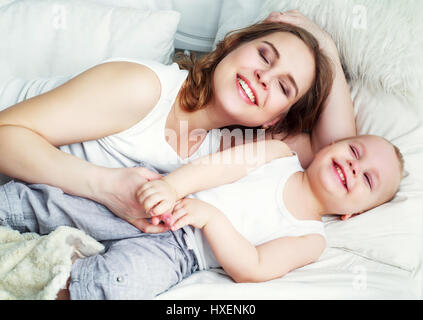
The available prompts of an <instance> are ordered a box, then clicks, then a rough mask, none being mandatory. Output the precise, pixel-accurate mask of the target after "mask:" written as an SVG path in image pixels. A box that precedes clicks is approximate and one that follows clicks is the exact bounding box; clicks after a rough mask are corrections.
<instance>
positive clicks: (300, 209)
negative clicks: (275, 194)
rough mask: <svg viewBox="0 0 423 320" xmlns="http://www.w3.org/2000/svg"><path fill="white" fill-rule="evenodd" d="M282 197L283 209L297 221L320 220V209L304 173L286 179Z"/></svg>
mask: <svg viewBox="0 0 423 320" xmlns="http://www.w3.org/2000/svg"><path fill="white" fill-rule="evenodd" d="M282 196H283V201H284V203H285V207H286V208H287V209H288V211H289V212H290V213H291V214H292V215H293V216H294V217H295V218H297V219H298V220H318V221H320V220H321V219H322V214H321V212H322V207H321V205H320V203H319V202H318V201H317V199H316V198H315V197H314V194H313V192H312V190H311V188H310V185H309V183H308V180H307V175H306V174H305V173H304V172H301V171H300V172H297V173H295V174H293V175H292V176H291V177H289V178H288V181H287V182H286V184H285V188H284V192H283V195H282Z"/></svg>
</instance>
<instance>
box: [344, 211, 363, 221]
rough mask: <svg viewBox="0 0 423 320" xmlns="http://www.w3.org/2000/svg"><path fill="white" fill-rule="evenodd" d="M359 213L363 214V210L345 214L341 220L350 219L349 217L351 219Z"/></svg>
mask: <svg viewBox="0 0 423 320" xmlns="http://www.w3.org/2000/svg"><path fill="white" fill-rule="evenodd" d="M359 214H362V212H358V213H354V214H343V215H342V216H341V220H342V221H345V220H348V219H350V218H352V217H355V216H358V215H359Z"/></svg>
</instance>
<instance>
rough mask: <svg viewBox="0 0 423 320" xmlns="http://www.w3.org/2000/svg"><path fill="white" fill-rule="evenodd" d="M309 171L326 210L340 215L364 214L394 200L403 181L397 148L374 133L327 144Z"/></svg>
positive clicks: (312, 185)
mask: <svg viewBox="0 0 423 320" xmlns="http://www.w3.org/2000/svg"><path fill="white" fill-rule="evenodd" d="M306 174H307V177H308V178H309V181H310V185H311V187H312V189H313V192H314V194H315V195H316V196H317V197H318V199H319V200H320V202H321V204H322V205H323V207H324V208H325V210H327V212H328V213H338V214H354V213H361V212H363V211H366V210H369V209H372V208H374V207H376V206H378V205H380V204H382V203H384V202H386V201H388V200H390V199H391V197H392V196H393V195H394V194H395V192H396V190H397V189H398V186H399V183H400V181H401V170H400V165H399V160H398V157H397V155H396V153H395V150H394V147H393V146H392V145H391V144H390V143H389V142H388V141H386V140H385V139H383V138H381V137H378V136H372V135H366V136H358V137H354V138H351V139H346V140H342V141H339V142H337V143H334V144H331V145H329V146H327V147H326V148H324V149H322V150H321V151H320V152H319V153H317V155H316V157H315V159H314V160H313V162H312V163H311V164H310V166H309V167H308V168H307V171H306Z"/></svg>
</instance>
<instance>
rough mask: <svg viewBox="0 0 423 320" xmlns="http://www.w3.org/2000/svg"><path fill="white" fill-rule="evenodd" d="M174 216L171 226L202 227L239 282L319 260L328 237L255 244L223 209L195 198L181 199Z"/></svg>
mask: <svg viewBox="0 0 423 320" xmlns="http://www.w3.org/2000/svg"><path fill="white" fill-rule="evenodd" d="M172 218H173V219H174V220H175V222H174V225H173V227H172V228H171V229H172V230H177V229H179V228H181V227H183V226H186V225H192V226H194V227H196V228H200V229H202V230H203V233H204V235H205V237H206V238H207V241H208V243H209V245H210V247H211V249H212V251H213V253H214V255H215V257H216V259H217V261H218V262H219V264H220V265H221V266H222V267H223V269H224V270H225V271H226V273H228V275H229V276H231V277H232V279H233V280H234V281H236V282H262V281H267V280H271V279H275V278H279V277H282V276H283V275H285V274H286V273H288V272H289V271H291V270H294V269H297V268H300V267H302V266H304V265H307V264H309V263H312V262H314V261H315V260H317V258H318V257H319V256H320V255H321V254H322V252H323V250H324V248H325V240H324V238H323V237H322V236H321V235H318V234H310V235H305V236H300V237H283V238H278V239H275V240H272V241H269V242H266V243H263V244H261V245H259V246H257V247H255V246H254V245H252V244H251V243H250V242H249V241H248V240H247V239H245V238H244V237H243V236H242V235H241V234H240V233H239V232H238V231H237V230H236V229H235V228H234V227H233V226H232V224H231V223H230V221H229V220H228V219H227V218H226V217H225V215H224V214H223V213H222V212H221V211H219V210H218V209H217V208H215V207H214V206H212V205H210V204H208V203H206V202H203V201H200V200H196V199H183V200H181V201H180V202H178V204H177V205H176V206H175V210H174V213H173V215H172Z"/></svg>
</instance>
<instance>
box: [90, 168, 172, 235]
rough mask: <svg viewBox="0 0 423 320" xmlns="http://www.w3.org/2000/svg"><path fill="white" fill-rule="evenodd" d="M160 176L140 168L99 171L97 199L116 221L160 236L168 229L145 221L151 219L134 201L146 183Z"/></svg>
mask: <svg viewBox="0 0 423 320" xmlns="http://www.w3.org/2000/svg"><path fill="white" fill-rule="evenodd" d="M161 177H162V176H161V175H160V174H157V173H155V172H152V171H150V170H148V169H146V168H143V167H134V168H116V169H109V168H106V169H105V170H103V171H102V174H101V178H100V181H99V187H98V188H99V190H98V191H97V192H95V194H96V195H97V196H96V199H93V200H95V201H97V202H99V203H101V204H103V205H105V206H106V207H107V208H108V209H109V210H110V211H112V212H113V213H114V214H115V215H117V216H118V217H120V218H122V219H124V220H126V221H128V222H129V223H131V224H133V225H134V226H135V227H137V228H138V229H140V230H141V231H143V232H147V233H160V232H165V231H168V230H169V228H168V227H167V226H165V225H162V224H156V225H153V224H151V223H149V222H148V221H147V220H146V219H145V218H148V217H150V215H149V214H148V213H146V212H145V210H144V206H143V204H142V203H140V202H139V201H138V199H137V191H138V189H139V188H140V187H142V186H143V185H144V184H145V183H146V182H148V181H151V180H155V179H160V178H161Z"/></svg>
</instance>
